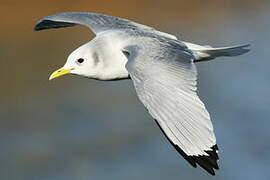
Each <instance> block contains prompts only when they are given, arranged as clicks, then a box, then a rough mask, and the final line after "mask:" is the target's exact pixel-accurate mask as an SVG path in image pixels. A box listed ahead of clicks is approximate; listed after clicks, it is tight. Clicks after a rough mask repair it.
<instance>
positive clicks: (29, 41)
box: [0, 0, 270, 180]
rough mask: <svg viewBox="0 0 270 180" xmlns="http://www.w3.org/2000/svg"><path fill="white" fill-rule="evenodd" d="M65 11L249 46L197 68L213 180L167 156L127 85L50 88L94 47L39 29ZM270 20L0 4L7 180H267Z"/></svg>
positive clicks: (233, 0)
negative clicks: (72, 56) (213, 144)
mask: <svg viewBox="0 0 270 180" xmlns="http://www.w3.org/2000/svg"><path fill="white" fill-rule="evenodd" d="M65 11H88V12H96V13H104V14H109V15H113V16H120V17H124V18H128V19H131V20H134V21H137V22H139V23H142V24H147V25H149V26H153V27H155V28H157V29H159V30H161V31H165V32H169V33H171V34H175V35H177V36H178V37H179V38H180V39H181V40H185V41H190V42H194V43H198V44H202V45H206V44H208V45H212V46H217V47H218V46H229V45H236V44H241V43H250V44H252V51H251V52H250V53H248V54H245V55H243V56H239V57H235V58H219V59H216V60H214V61H209V62H203V63H198V64H197V67H198V71H199V74H200V76H199V80H198V84H199V88H198V89H199V94H200V97H201V99H202V100H203V101H204V102H205V104H206V107H207V108H208V110H209V112H210V114H211V115H212V121H213V124H214V127H215V133H216V136H217V142H218V144H219V148H220V162H219V164H220V170H219V171H217V175H216V176H215V177H210V175H208V174H207V173H206V172H205V171H203V170H202V169H201V168H197V169H193V168H192V167H191V166H190V165H189V164H188V163H187V162H186V161H185V160H184V159H183V158H182V157H181V156H180V155H179V154H178V153H177V152H176V151H175V150H174V149H173V147H171V145H170V144H169V143H168V142H167V140H166V138H165V137H164V136H163V135H162V133H161V132H160V130H159V129H158V127H157V126H156V124H155V123H154V121H153V120H152V118H151V117H150V115H148V113H147V112H146V110H145V109H144V107H143V106H142V104H141V103H140V102H139V100H138V99H137V97H136V94H135V91H134V88H133V85H132V82H131V81H129V80H124V81H116V82H99V81H95V80H89V79H85V78H79V77H73V76H66V77H63V78H59V79H56V80H54V81H48V77H49V74H50V73H51V72H52V71H54V70H55V69H57V68H59V67H61V66H62V65H63V64H64V62H65V61H66V58H67V56H68V55H69V53H70V52H72V51H73V50H74V49H75V48H77V47H78V46H80V45H81V44H84V43H85V42H87V41H89V40H90V39H92V38H93V37H94V34H93V33H92V32H90V31H89V30H88V29H87V28H85V27H74V28H64V29H57V30H48V31H41V32H34V31H33V27H34V25H35V23H36V21H37V20H39V19H40V18H42V17H43V16H47V15H51V14H54V13H59V12H65ZM269 18H270V2H269V1H263V0H261V1H255V0H254V1H252V0H226V1H215V0H205V1H201V0H189V1H187V0H172V1H162V0H148V1H146V0H145V1H144V0H136V1H125V0H114V1H105V0H87V1H85V0H76V1H74V0H57V1H55V0H47V1H34V0H25V1H18V0H17V1H13V0H1V1H0V19H1V21H0V22H1V25H0V26H1V28H0V60H1V61H0V62H1V74H2V73H3V74H2V75H1V76H0V80H1V81H0V82H1V90H0V91H1V94H0V102H1V103H0V121H1V122H0V123H1V125H0V140H1V148H0V179H1V180H47V179H49V180H74V179H78V180H86V179H87V180H88V179H91V180H103V179H110V180H114V179H115V180H119V179H128V180H133V179H134V180H135V179H136V180H137V179H155V180H159V179H160V180H161V179H196V178H197V179H201V180H203V179H209V178H210V179H219V180H225V179H230V180H231V179H245V180H254V179H258V180H259V179H260V180H264V179H265V180H266V179H268V178H269V176H270V172H269V170H270V155H269V150H270V141H269V138H270V131H269V130H270V119H269V117H270V99H269V92H270V81H269V77H270V71H269V66H270V59H269V41H270V38H269V37H270V36H269V35H270V21H269Z"/></svg>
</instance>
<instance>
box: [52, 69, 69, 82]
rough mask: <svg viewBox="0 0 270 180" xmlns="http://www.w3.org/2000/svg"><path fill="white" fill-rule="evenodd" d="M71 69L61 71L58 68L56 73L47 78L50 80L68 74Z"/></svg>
mask: <svg viewBox="0 0 270 180" xmlns="http://www.w3.org/2000/svg"><path fill="white" fill-rule="evenodd" d="M71 70H72V69H63V68H60V69H58V70H56V71H54V72H53V73H52V74H51V75H50V77H49V80H52V79H54V78H57V77H60V76H64V75H65V74H70V72H71Z"/></svg>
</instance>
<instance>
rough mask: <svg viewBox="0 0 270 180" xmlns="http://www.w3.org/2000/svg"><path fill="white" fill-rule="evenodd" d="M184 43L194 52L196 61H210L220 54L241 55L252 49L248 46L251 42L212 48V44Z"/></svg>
mask: <svg viewBox="0 0 270 180" xmlns="http://www.w3.org/2000/svg"><path fill="white" fill-rule="evenodd" d="M184 43H185V45H186V46H187V47H188V48H189V49H190V50H191V51H192V52H193V54H194V56H195V60H194V62H198V61H208V60H211V59H214V58H216V57H220V56H239V55H242V54H244V53H247V52H249V51H250V49H248V48H247V47H249V46H250V45H249V44H245V45H238V46H230V47H220V48H212V47H211V46H200V45H197V44H192V43H188V42H184Z"/></svg>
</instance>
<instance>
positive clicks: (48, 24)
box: [34, 19, 76, 31]
mask: <svg viewBox="0 0 270 180" xmlns="http://www.w3.org/2000/svg"><path fill="white" fill-rule="evenodd" d="M75 25H76V24H74V23H68V22H58V21H52V20H47V19H44V20H41V21H39V22H38V23H37V24H36V26H35V27H34V30H35V31H40V30H44V29H52V28H62V27H72V26H75Z"/></svg>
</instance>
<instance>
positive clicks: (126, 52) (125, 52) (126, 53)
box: [122, 51, 130, 58]
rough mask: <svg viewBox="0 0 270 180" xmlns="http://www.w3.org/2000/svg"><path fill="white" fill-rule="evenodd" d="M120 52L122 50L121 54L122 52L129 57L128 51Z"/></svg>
mask: <svg viewBox="0 0 270 180" xmlns="http://www.w3.org/2000/svg"><path fill="white" fill-rule="evenodd" d="M122 52H123V54H124V55H125V56H126V57H127V58H129V56H130V54H129V52H128V51H122Z"/></svg>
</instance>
